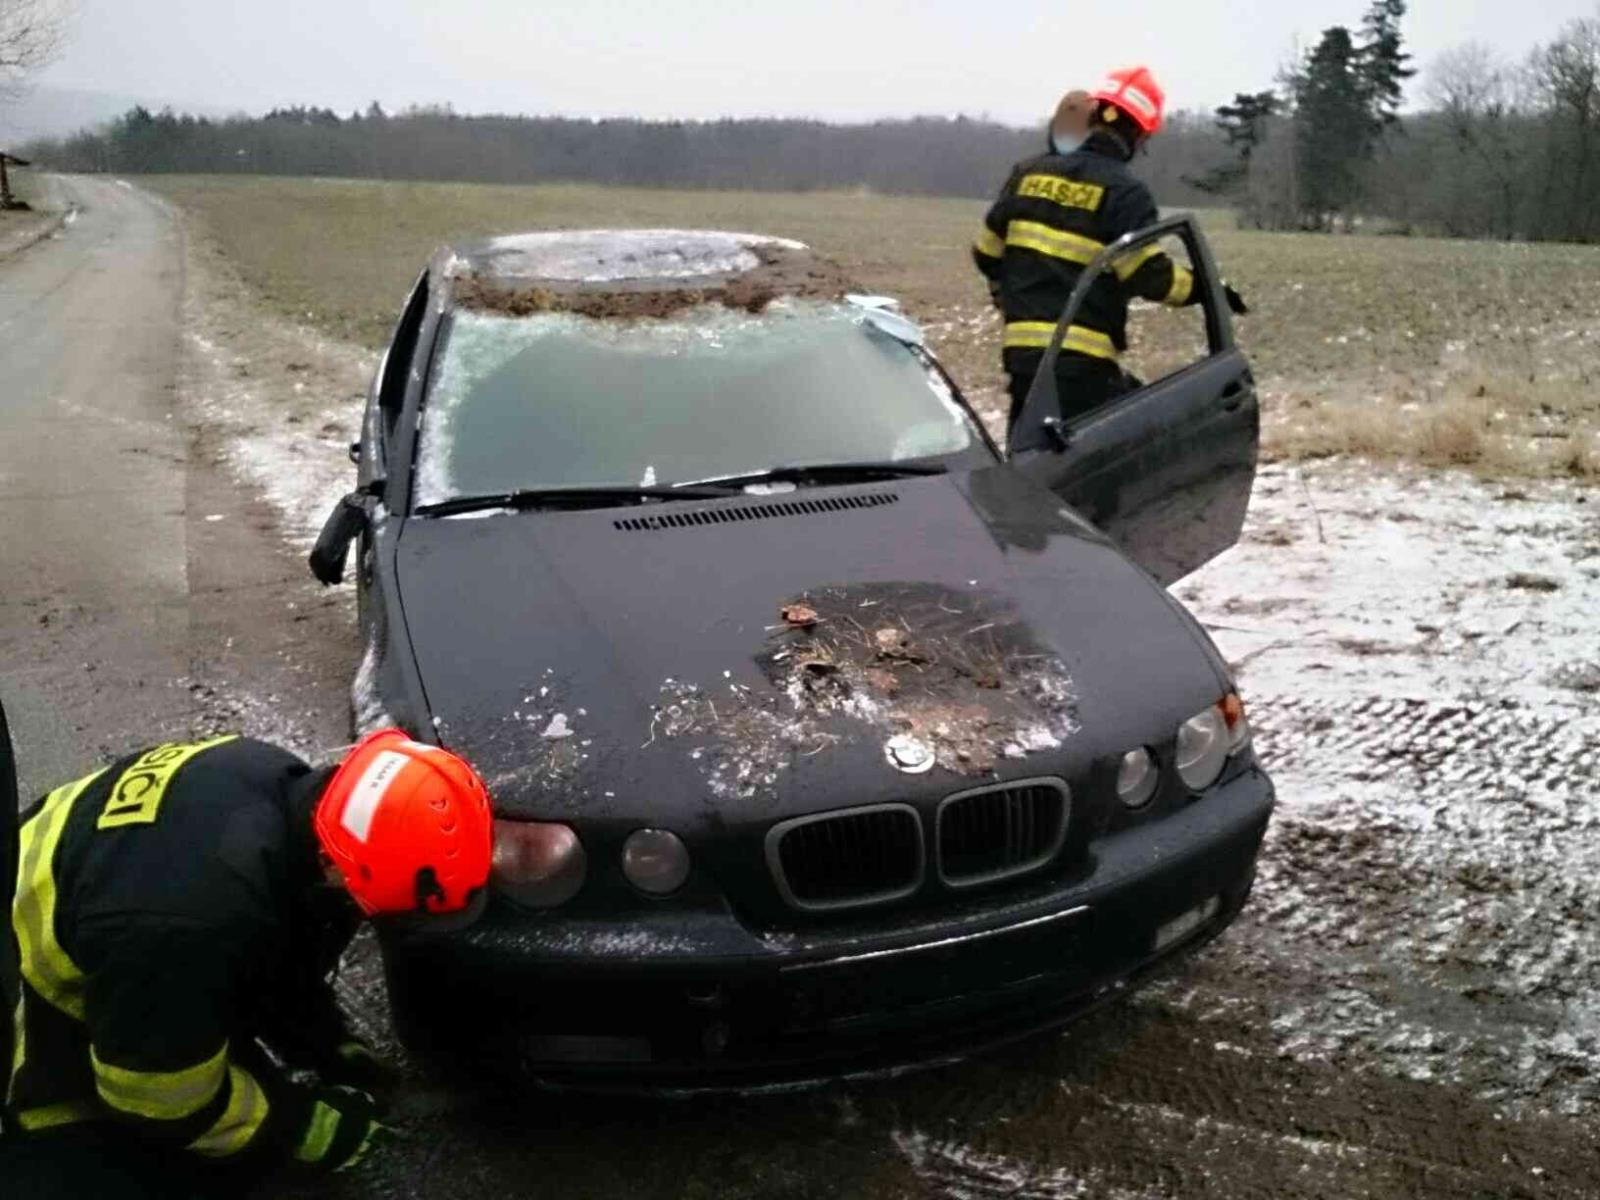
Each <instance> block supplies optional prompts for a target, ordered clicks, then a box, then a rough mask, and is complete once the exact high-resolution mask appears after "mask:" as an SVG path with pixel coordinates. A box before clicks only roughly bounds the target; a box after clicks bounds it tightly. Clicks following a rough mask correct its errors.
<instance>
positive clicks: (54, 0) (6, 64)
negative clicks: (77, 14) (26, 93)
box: [0, 0, 74, 98]
mask: <svg viewBox="0 0 1600 1200" xmlns="http://www.w3.org/2000/svg"><path fill="white" fill-rule="evenodd" d="M73 8H74V4H73V2H72V0H0V98H4V97H6V96H10V95H15V93H16V91H17V89H18V88H19V87H20V86H21V83H22V80H23V78H24V77H25V76H26V75H27V74H28V73H29V72H31V71H36V70H38V69H39V68H40V67H42V66H44V65H45V64H46V63H48V62H50V61H52V60H53V59H54V58H55V57H56V55H57V54H59V53H60V52H61V47H62V45H63V44H64V43H65V41H66V34H67V24H68V22H69V20H70V19H71V17H72V13H73Z"/></svg>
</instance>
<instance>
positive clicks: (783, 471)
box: [680, 462, 950, 488]
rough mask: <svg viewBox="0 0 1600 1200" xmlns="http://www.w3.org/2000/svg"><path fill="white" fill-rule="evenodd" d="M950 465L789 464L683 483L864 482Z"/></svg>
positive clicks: (943, 471) (906, 476)
mask: <svg viewBox="0 0 1600 1200" xmlns="http://www.w3.org/2000/svg"><path fill="white" fill-rule="evenodd" d="M949 471H950V468H949V467H947V466H945V465H944V464H943V463H930V462H833V463H811V464H805V465H802V464H789V465H785V466H778V467H768V468H767V469H766V470H764V471H750V472H748V473H747V474H743V475H715V476H712V477H711V478H709V479H691V480H689V481H688V482H687V483H684V484H681V485H680V486H681V487H696V486H699V485H702V484H708V483H714V484H720V485H721V486H723V487H730V488H737V487H746V486H748V485H750V484H752V483H865V482H869V481H871V480H874V479H909V478H912V477H914V476H918V475H945V474H948V473H949Z"/></svg>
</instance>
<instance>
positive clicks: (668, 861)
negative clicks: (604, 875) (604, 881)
mask: <svg viewBox="0 0 1600 1200" xmlns="http://www.w3.org/2000/svg"><path fill="white" fill-rule="evenodd" d="M622 873H623V874H624V875H625V876H627V878H628V882H629V883H631V884H633V886H634V887H636V888H638V889H639V890H640V891H641V892H646V893H648V894H649V895H652V896H668V895H671V894H672V893H673V892H675V891H677V890H678V889H679V888H681V887H682V886H683V881H684V880H686V879H688V878H689V848H688V847H687V846H685V845H684V844H683V839H682V838H680V837H679V836H678V835H677V834H675V833H672V832H670V831H668V830H665V829H636V830H634V831H633V832H632V833H631V834H629V835H628V840H627V841H626V842H624V843H623V845H622Z"/></svg>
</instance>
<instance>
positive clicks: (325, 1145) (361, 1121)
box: [294, 1087, 394, 1172]
mask: <svg viewBox="0 0 1600 1200" xmlns="http://www.w3.org/2000/svg"><path fill="white" fill-rule="evenodd" d="M393 1139H394V1131H393V1130H391V1129H390V1128H389V1127H388V1126H387V1125H384V1124H383V1123H382V1122H381V1121H379V1120H378V1105H377V1101H375V1100H374V1099H373V1098H372V1097H371V1096H370V1095H368V1094H367V1093H366V1092H363V1091H360V1090H359V1089H357V1088H352V1087H333V1088H323V1089H321V1090H319V1091H318V1092H316V1094H315V1096H314V1097H313V1100H312V1105H311V1112H310V1115H309V1117H308V1119H307V1121H306V1126H305V1132H304V1133H303V1134H302V1135H301V1137H300V1141H299V1144H298V1145H296V1146H295V1149H294V1157H295V1161H296V1162H298V1163H300V1164H301V1165H302V1166H304V1167H307V1168H309V1169H310V1170H313V1171H317V1172H324V1171H348V1170H350V1169H351V1168H352V1167H355V1166H356V1165H358V1164H359V1163H360V1162H361V1161H362V1160H363V1159H365V1158H366V1157H367V1155H368V1154H370V1153H371V1152H372V1151H373V1150H374V1149H376V1148H377V1147H379V1146H381V1145H383V1144H384V1143H386V1142H389V1141H392V1140H393Z"/></svg>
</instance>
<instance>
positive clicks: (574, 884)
mask: <svg viewBox="0 0 1600 1200" xmlns="http://www.w3.org/2000/svg"><path fill="white" fill-rule="evenodd" d="M588 869H589V859H588V856H587V855H586V854H585V853H584V852H583V843H582V842H580V841H579V840H578V835H577V834H576V833H575V832H573V830H572V827H571V826H569V825H556V824H551V823H549V822H545V821H496V822H495V823H494V863H493V866H492V867H491V869H490V872H489V878H490V881H491V882H492V883H493V884H494V887H495V890H496V891H499V892H501V893H502V894H504V895H505V896H507V897H509V898H510V899H512V900H514V901H516V903H518V904H522V905H525V906H527V907H528V908H554V907H555V906H556V905H558V904H565V903H566V902H567V901H568V900H571V899H572V898H573V897H574V896H576V895H577V894H578V889H579V888H581V887H582V886H583V880H584V876H585V875H586V874H587V873H588Z"/></svg>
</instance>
